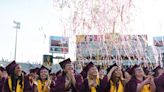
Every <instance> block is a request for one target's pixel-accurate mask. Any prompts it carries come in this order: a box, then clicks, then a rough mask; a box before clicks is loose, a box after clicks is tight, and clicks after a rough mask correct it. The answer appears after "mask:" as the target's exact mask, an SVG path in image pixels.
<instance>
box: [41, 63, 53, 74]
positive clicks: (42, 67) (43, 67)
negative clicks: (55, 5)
mask: <svg viewBox="0 0 164 92" xmlns="http://www.w3.org/2000/svg"><path fill="white" fill-rule="evenodd" d="M43 69H46V70H47V71H48V73H50V72H51V70H50V69H49V68H47V67H45V66H44V65H42V66H41V67H40V69H39V70H38V75H40V71H41V70H43Z"/></svg>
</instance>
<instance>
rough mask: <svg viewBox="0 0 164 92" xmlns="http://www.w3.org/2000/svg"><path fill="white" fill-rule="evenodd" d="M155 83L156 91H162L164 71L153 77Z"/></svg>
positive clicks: (163, 89)
mask: <svg viewBox="0 0 164 92" xmlns="http://www.w3.org/2000/svg"><path fill="white" fill-rule="evenodd" d="M154 82H155V85H156V92H164V73H163V74H162V75H161V76H159V77H157V78H155V79H154Z"/></svg>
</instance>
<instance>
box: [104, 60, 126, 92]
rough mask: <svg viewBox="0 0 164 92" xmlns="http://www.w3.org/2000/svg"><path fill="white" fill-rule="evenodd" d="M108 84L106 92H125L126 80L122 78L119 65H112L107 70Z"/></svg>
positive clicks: (105, 78)
mask: <svg viewBox="0 0 164 92" xmlns="http://www.w3.org/2000/svg"><path fill="white" fill-rule="evenodd" d="M104 80H105V81H106V82H107V86H106V88H105V92H124V83H125V82H124V80H123V76H122V71H121V68H120V67H119V66H117V64H116V63H115V64H113V65H111V66H110V67H109V68H108V69H107V76H106V77H104Z"/></svg>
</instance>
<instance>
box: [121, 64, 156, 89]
mask: <svg viewBox="0 0 164 92" xmlns="http://www.w3.org/2000/svg"><path fill="white" fill-rule="evenodd" d="M131 75H132V78H131V80H130V81H129V82H128V83H127V84H126V87H125V91H124V92H155V89H156V86H155V83H154V79H153V77H152V76H151V75H148V76H146V77H145V74H144V71H143V69H142V67H140V66H138V65H134V66H133V67H132V68H131Z"/></svg>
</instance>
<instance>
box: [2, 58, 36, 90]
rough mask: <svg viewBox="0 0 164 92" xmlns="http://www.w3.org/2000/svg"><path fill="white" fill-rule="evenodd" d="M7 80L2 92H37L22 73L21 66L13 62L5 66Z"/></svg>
mask: <svg viewBox="0 0 164 92" xmlns="http://www.w3.org/2000/svg"><path fill="white" fill-rule="evenodd" d="M6 70H7V73H8V74H9V76H8V78H7V79H6V81H5V84H4V87H3V90H2V92H37V90H36V86H35V85H34V84H33V83H30V81H29V78H28V77H27V76H24V75H23V73H22V69H21V66H20V65H19V64H17V63H16V62H15V61H13V62H11V63H10V64H8V65H7V66H6Z"/></svg>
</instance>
